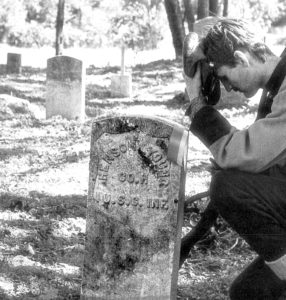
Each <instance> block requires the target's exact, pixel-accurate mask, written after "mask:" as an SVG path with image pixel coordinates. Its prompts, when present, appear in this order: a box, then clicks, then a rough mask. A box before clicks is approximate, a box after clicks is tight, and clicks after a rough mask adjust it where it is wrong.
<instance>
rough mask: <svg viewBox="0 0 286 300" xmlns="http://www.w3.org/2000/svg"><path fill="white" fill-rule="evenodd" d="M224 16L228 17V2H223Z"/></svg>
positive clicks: (226, 0)
mask: <svg viewBox="0 0 286 300" xmlns="http://www.w3.org/2000/svg"><path fill="white" fill-rule="evenodd" d="M222 15H223V16H224V17H227V16H228V0H224V1H223V13H222Z"/></svg>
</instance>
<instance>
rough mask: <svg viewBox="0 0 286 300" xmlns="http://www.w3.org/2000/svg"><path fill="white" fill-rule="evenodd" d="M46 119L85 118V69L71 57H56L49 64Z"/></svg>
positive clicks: (78, 61) (80, 119) (80, 62)
mask: <svg viewBox="0 0 286 300" xmlns="http://www.w3.org/2000/svg"><path fill="white" fill-rule="evenodd" d="M46 85H47V94H46V117H47V118H50V117H52V116H56V115H61V116H62V117H64V118H66V119H68V120H79V121H83V120H84V117H85V68H84V67H83V62H82V61H81V60H78V59H76V58H73V57H69V56H61V55H60V56H55V57H52V58H50V59H48V62H47V83H46Z"/></svg>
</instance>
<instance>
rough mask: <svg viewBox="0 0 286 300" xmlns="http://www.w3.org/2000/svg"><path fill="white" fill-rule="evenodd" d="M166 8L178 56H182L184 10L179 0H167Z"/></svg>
mask: <svg viewBox="0 0 286 300" xmlns="http://www.w3.org/2000/svg"><path fill="white" fill-rule="evenodd" d="M165 9H166V13H167V17H168V21H169V26H170V30H171V33H172V38H173V45H174V48H175V53H176V58H179V57H181V56H182V51H183V41H184V37H185V30H184V26H183V18H182V12H181V8H180V5H179V2H178V0H165Z"/></svg>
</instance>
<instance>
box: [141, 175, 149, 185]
mask: <svg viewBox="0 0 286 300" xmlns="http://www.w3.org/2000/svg"><path fill="white" fill-rule="evenodd" d="M140 183H141V184H142V185H143V184H146V185H147V184H148V176H147V174H142V176H141V181H140Z"/></svg>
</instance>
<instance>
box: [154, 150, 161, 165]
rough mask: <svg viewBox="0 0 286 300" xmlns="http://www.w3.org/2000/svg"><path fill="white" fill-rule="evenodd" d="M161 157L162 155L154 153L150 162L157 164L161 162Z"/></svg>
mask: <svg viewBox="0 0 286 300" xmlns="http://www.w3.org/2000/svg"><path fill="white" fill-rule="evenodd" d="M162 158H163V157H162V154H161V153H159V152H157V151H156V152H155V153H153V155H152V160H153V161H154V162H155V163H157V162H158V161H159V160H161V159H162Z"/></svg>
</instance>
